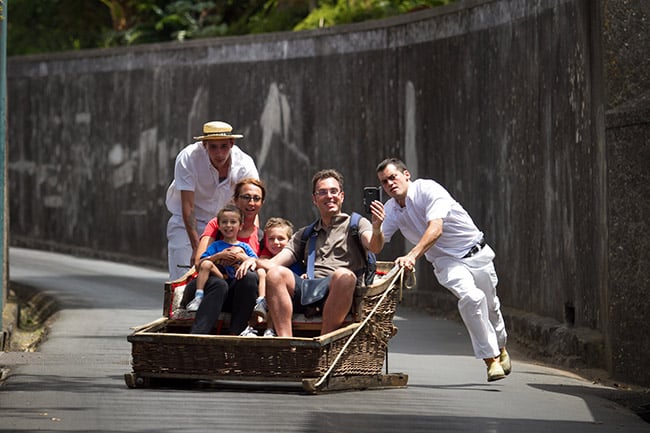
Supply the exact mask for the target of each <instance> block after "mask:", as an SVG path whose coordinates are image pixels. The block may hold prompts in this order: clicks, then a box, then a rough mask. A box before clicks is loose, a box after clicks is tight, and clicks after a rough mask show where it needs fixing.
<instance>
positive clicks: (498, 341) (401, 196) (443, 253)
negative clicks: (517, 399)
mask: <svg viewBox="0 0 650 433" xmlns="http://www.w3.org/2000/svg"><path fill="white" fill-rule="evenodd" d="M377 177H378V178H379V181H380V182H381V185H382V187H383V188H384V191H385V192H386V193H387V194H388V195H389V196H390V197H391V199H390V200H388V201H387V202H386V204H385V205H382V204H381V203H380V202H378V201H375V202H373V203H374V204H376V205H377V206H381V207H382V208H384V209H385V212H386V214H385V220H384V224H383V227H382V230H383V232H384V235H385V236H386V242H390V239H391V237H392V236H393V234H395V233H396V232H397V231H398V230H399V231H400V232H401V233H402V235H404V238H406V239H407V240H408V241H409V242H411V243H412V244H413V245H414V247H413V248H411V250H410V251H409V252H408V253H407V254H406V255H404V256H401V257H398V258H397V259H395V264H397V265H399V266H402V267H405V268H407V269H413V268H414V267H415V262H416V261H417V259H418V258H420V257H421V256H425V257H426V258H427V260H428V261H429V262H431V264H432V265H433V268H434V274H435V276H436V278H437V279H438V282H440V284H441V285H442V286H444V287H446V288H447V289H448V290H449V291H450V292H451V293H453V294H454V295H455V296H456V298H457V299H458V311H459V312H460V315H461V317H462V319H463V322H464V323H465V326H466V328H467V330H468V332H469V335H470V339H471V341H472V347H473V349H474V354H475V356H476V358H478V359H483V360H484V361H485V364H486V365H487V379H488V382H492V381H495V380H500V379H503V378H505V377H506V375H508V374H510V371H511V368H512V367H511V363H510V356H509V355H508V352H507V351H506V340H507V333H506V328H505V323H504V321H503V316H502V314H501V307H500V303H499V298H498V296H497V291H496V286H497V274H496V271H495V269H494V264H493V262H492V261H493V259H494V251H493V250H492V248H490V246H489V245H487V244H486V242H485V239H484V237H483V233H482V232H481V231H480V230H479V229H478V228H477V227H476V225H475V224H474V222H473V221H472V218H471V217H470V216H469V214H468V213H467V211H465V209H464V208H463V207H462V206H461V205H460V204H459V203H458V202H457V201H456V200H454V199H453V197H452V196H451V195H450V194H449V192H447V190H446V189H444V188H443V187H442V186H441V185H440V184H438V183H437V182H435V181H434V180H431V179H417V180H414V181H412V180H411V174H410V173H409V171H408V169H407V168H406V165H405V164H404V162H402V161H400V160H399V159H397V158H389V159H385V160H384V161H382V162H380V163H379V165H378V166H377Z"/></svg>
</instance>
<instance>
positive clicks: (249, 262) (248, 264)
mask: <svg viewBox="0 0 650 433" xmlns="http://www.w3.org/2000/svg"><path fill="white" fill-rule="evenodd" d="M256 268H257V262H256V259H255V258H254V257H249V258H247V259H246V260H244V261H243V262H241V264H240V265H239V267H238V268H237V272H235V278H237V279H238V280H241V279H242V278H243V277H244V275H246V272H248V271H249V270H251V271H254V270H255V269H256Z"/></svg>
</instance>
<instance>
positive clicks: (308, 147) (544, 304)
mask: <svg viewBox="0 0 650 433" xmlns="http://www.w3.org/2000/svg"><path fill="white" fill-rule="evenodd" d="M601 6H602V5H601V3H599V2H592V1H587V0H584V1H578V0H564V1H562V0H540V1H536V2H530V1H527V0H512V1H506V0H504V1H497V0H492V1H488V0H469V1H458V2H457V3H455V4H452V5H450V6H446V7H442V8H437V9H433V10H429V11H423V12H418V13H412V14H407V15H404V16H400V17H397V18H393V19H389V20H384V21H376V22H367V23H362V24H358V25H352V26H343V27H337V28H334V29H324V30H318V31H310V32H301V33H277V34H267V35H258V36H251V37H240V38H222V39H210V40H201V41H192V42H185V43H170V44H160V45H153V46H139V47H132V48H127V49H111V50H92V51H83V52H71V53H63V54H58V55H48V56H30V57H22V58H12V59H10V61H9V69H8V87H9V107H10V109H9V113H10V114H9V163H8V169H9V182H10V205H11V239H12V243H13V244H14V245H18V244H20V245H28V246H35V247H39V248H51V249H55V250H63V251H71V252H77V253H79V254H89V255H97V256H102V257H108V258H114V259H118V260H126V261H131V262H138V263H145V264H150V265H159V266H164V264H165V259H166V239H165V226H166V222H167V219H168V217H169V214H168V212H167V210H166V209H165V206H164V196H165V190H166V188H167V186H168V185H169V183H170V181H171V179H172V175H173V163H174V158H175V156H176V154H177V152H178V151H179V150H180V149H182V148H183V147H184V146H185V145H187V144H188V143H190V142H191V141H192V140H191V137H192V136H193V135H197V134H198V133H200V131H201V126H202V124H203V123H204V122H205V121H208V120H214V119H222V120H226V121H228V122H230V123H231V124H232V125H233V126H234V128H235V129H236V130H237V131H241V132H242V133H243V134H244V135H245V138H244V139H242V140H239V145H240V146H241V147H242V148H243V149H244V150H245V151H247V152H248V153H249V154H251V155H252V156H253V157H254V159H255V160H256V163H257V166H258V168H259V170H260V173H261V176H262V178H263V180H264V181H265V182H266V183H267V184H268V189H269V195H268V200H267V202H266V204H265V205H264V207H263V210H262V214H261V216H262V220H265V219H266V218H268V217H270V216H284V217H287V218H290V219H291V220H292V221H293V222H294V223H295V224H296V225H298V226H300V225H304V224H306V223H308V222H309V221H311V220H312V219H313V218H314V216H315V211H314V209H313V207H312V205H311V200H310V187H311V186H310V179H311V175H312V174H313V173H314V172H315V171H317V170H319V169H322V168H329V167H333V168H337V169H338V170H340V171H341V172H342V173H343V174H344V175H345V178H346V184H345V190H346V198H345V204H344V209H345V210H347V211H352V210H360V209H361V191H362V187H363V186H366V185H372V184H376V182H377V181H376V177H375V173H374V168H375V166H376V164H377V163H378V162H379V161H380V160H382V159H383V158H385V157H388V156H398V157H401V158H403V159H404V160H405V161H406V162H407V164H408V165H409V167H410V168H411V172H412V173H413V174H415V175H416V176H417V177H428V178H434V179H436V180H438V181H439V182H441V183H442V184H444V185H446V186H447V187H448V189H449V190H450V192H451V193H452V194H453V195H454V196H455V197H456V198H457V199H458V200H459V201H460V202H461V203H462V204H463V205H464V206H465V207H466V208H467V209H468V210H469V212H470V214H471V215H472V216H473V218H474V220H475V221H476V223H477V224H478V225H479V227H480V228H481V229H483V230H484V231H485V233H486V237H487V240H488V242H489V243H490V244H491V245H492V247H493V248H494V249H495V251H496V252H497V259H496V262H495V263H496V266H497V272H498V274H499V278H500V284H499V293H500V297H501V301H502V303H503V304H504V306H505V307H506V310H507V311H508V317H509V318H510V323H511V324H512V334H513V338H514V337H515V336H517V335H519V336H522V335H523V336H526V338H528V339H529V340H531V341H532V340H533V339H535V338H538V339H541V340H544V341H545V343H544V346H543V349H542V350H547V351H553V350H554V349H553V347H554V346H553V344H555V343H553V342H554V341H556V340H557V338H558V337H557V333H556V332H555V331H558V330H559V331H565V330H567V329H569V330H571V329H581V330H590V331H594V332H595V335H596V337H595V338H593V339H592V340H590V343H589V344H588V345H587V346H588V347H589V348H590V349H589V350H590V351H591V352H590V354H587V355H585V351H582V352H583V353H581V355H585V356H586V357H587V358H589V359H588V363H589V364H590V365H597V366H606V367H608V368H610V369H611V368H612V367H611V359H612V350H615V349H614V346H613V345H612V344H613V343H612V341H611V339H610V335H612V330H611V328H610V326H611V324H610V322H609V314H610V310H609V308H608V304H609V302H610V300H611V293H610V292H609V291H608V287H609V286H608V284H609V280H608V278H609V275H611V273H612V270H611V269H608V257H609V251H608V248H609V245H608V237H607V233H608V230H609V223H608V217H607V215H608V210H607V209H608V202H607V199H608V197H611V196H615V195H616V194H617V191H609V190H608V181H607V164H606V161H607V158H606V140H605V136H606V134H605V127H604V114H603V106H604V91H603V88H604V84H603V72H602V64H603V58H602V48H601V33H602V26H603V24H602V10H603V8H602V7H601ZM646 233H647V231H646ZM645 236H646V238H647V235H645ZM402 249H403V245H402V243H401V242H400V241H399V240H398V241H396V242H394V245H390V246H389V247H388V248H387V249H386V250H385V252H384V253H383V258H393V257H395V256H396V254H398V253H399V252H400V251H402ZM418 278H419V280H418V281H419V284H418V289H417V290H416V291H414V292H411V293H409V294H408V295H407V299H406V302H407V303H409V304H413V305H419V306H422V307H427V306H429V307H435V308H438V309H439V311H440V309H443V310H453V309H454V308H455V307H454V304H455V300H454V299H453V298H452V297H451V295H449V294H448V293H447V292H446V291H445V290H444V289H441V288H440V287H438V286H437V284H436V283H435V281H434V277H433V274H432V272H431V269H430V266H429V265H428V264H426V263H424V262H423V263H420V266H419V270H418ZM646 287H647V286H646ZM531 315H532V316H534V317H538V318H548V319H549V320H551V321H552V323H553V326H552V327H551V331H548V327H546V328H544V327H542V328H544V329H546V331H539V329H538V330H535V329H534V328H531V326H530V322H531V320H528V319H526V318H529V317H532V316H531ZM522 318H523V319H522ZM531 329H532V330H531ZM645 330H646V331H650V329H648V326H647V325H646V327H645ZM540 332H541V333H542V334H543V335H541V336H540V335H536V333H537V334H539V333H540ZM545 332H546V333H545ZM572 335H575V333H573V334H572ZM645 335H650V332H645ZM647 343H648V342H647V341H646V346H645V347H646V348H648V347H650V344H647ZM572 344H576V343H575V339H574V340H571V341H568V342H567V343H566V344H565V346H570V345H572ZM577 344H581V343H580V339H578V343H577ZM556 346H557V345H556ZM566 350H567V353H568V354H569V355H571V354H573V353H575V352H576V351H578V352H579V351H580V350H579V349H575V348H574V349H571V348H568V349H566ZM645 353H648V351H647V350H646V351H645ZM645 380H647V382H650V376H646V379H645Z"/></svg>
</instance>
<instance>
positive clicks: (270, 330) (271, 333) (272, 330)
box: [264, 329, 278, 337]
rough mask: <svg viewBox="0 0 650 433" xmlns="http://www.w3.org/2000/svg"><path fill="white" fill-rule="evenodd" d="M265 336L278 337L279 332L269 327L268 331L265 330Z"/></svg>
mask: <svg viewBox="0 0 650 433" xmlns="http://www.w3.org/2000/svg"><path fill="white" fill-rule="evenodd" d="M264 336H265V337H277V336H278V334H276V333H275V330H274V329H267V330H266V331H264Z"/></svg>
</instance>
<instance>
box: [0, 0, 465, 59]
mask: <svg viewBox="0 0 650 433" xmlns="http://www.w3.org/2000/svg"><path fill="white" fill-rule="evenodd" d="M451 1H453V0H204V1H200V0H199V1H190V0H12V1H11V2H9V3H8V7H9V11H8V16H9V20H8V22H7V32H8V36H7V46H8V49H7V52H8V54H9V55H17V54H31V53H40V52H51V51H61V50H72V49H82V48H95V47H111V46H124V45H133V44H145V43H153V42H165V41H174V40H176V41H182V40H186V39H198V38H206V37H216V36H227V35H243V34H250V33H266V32H276V31H290V30H304V29H313V28H319V27H329V26H334V25H337V24H346V23H353V22H359V21H365V20H369V19H378V18H386V17H389V16H393V15H397V14H402V13H406V12H409V11H412V10H416V9H422V8H428V7H434V6H439V5H442V4H446V3H449V2H451ZM1 2H2V0H0V7H1V5H2V3H1Z"/></svg>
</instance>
